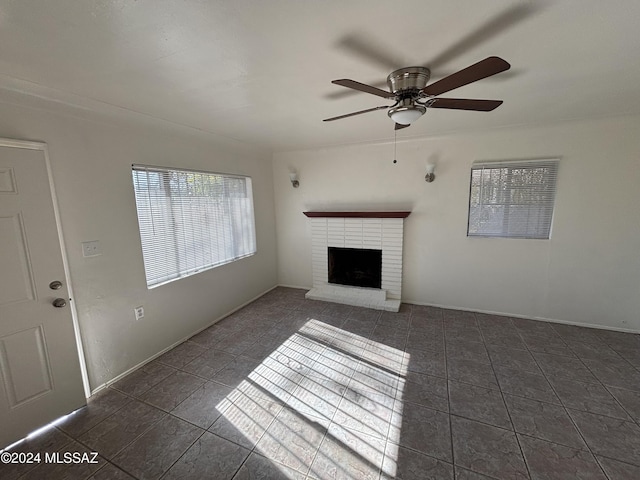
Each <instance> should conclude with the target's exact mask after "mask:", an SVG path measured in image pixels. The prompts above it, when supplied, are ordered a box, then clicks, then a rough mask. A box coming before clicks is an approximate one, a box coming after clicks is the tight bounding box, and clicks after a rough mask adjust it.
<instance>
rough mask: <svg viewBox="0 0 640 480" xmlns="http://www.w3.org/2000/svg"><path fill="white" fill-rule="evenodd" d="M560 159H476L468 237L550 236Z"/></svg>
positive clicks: (472, 173)
mask: <svg viewBox="0 0 640 480" xmlns="http://www.w3.org/2000/svg"><path fill="white" fill-rule="evenodd" d="M557 172H558V159H542V160H523V161H493V162H474V163H473V165H472V167H471V190H470V195H469V223H468V229H467V235H468V236H482V237H512V238H549V235H550V233H551V220H552V218H553V207H554V202H555V193H556V179H557Z"/></svg>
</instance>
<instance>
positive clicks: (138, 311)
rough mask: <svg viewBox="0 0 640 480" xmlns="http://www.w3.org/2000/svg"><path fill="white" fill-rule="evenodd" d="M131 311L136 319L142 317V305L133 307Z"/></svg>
mask: <svg viewBox="0 0 640 480" xmlns="http://www.w3.org/2000/svg"><path fill="white" fill-rule="evenodd" d="M133 313H134V314H135V316H136V320H140V319H141V318H144V307H143V306H139V307H136V308H134V309H133Z"/></svg>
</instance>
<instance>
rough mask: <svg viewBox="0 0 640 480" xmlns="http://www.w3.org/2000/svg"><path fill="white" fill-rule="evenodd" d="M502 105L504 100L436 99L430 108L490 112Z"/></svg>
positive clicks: (430, 104) (430, 103)
mask: <svg viewBox="0 0 640 480" xmlns="http://www.w3.org/2000/svg"><path fill="white" fill-rule="evenodd" d="M500 105H502V100H472V99H467V98H440V97H438V98H434V99H433V101H432V102H429V107H430V108H450V109H453V110H475V111H477V112H490V111H491V110H495V109H496V108H498V107H499V106H500Z"/></svg>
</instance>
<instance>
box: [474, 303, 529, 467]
mask: <svg viewBox="0 0 640 480" xmlns="http://www.w3.org/2000/svg"><path fill="white" fill-rule="evenodd" d="M474 318H475V320H476V322H477V321H478V319H477V317H476V315H475V314H474ZM514 328H515V327H514ZM478 330H479V331H480V336H481V337H482V344H483V345H484V347H485V349H487V348H486V347H487V343H486V341H485V337H484V336H485V334H484V332H483V330H482V328H481V327H480V324H479V323H478ZM487 355H488V357H489V364H490V365H491V371H492V372H493V376H494V377H495V379H496V383H497V384H498V391H499V392H500V398H501V399H502V405H503V406H504V409H505V410H506V412H507V416H508V417H509V422H510V423H511V429H512V431H513V436H514V437H515V439H516V444H517V445H518V449H519V450H520V455H521V456H522V461H523V463H524V466H525V468H526V469H527V475H528V476H529V478H532V476H531V468H530V467H529V462H528V461H527V457H526V456H525V454H524V450H523V449H522V444H521V443H520V438H518V432H517V431H516V426H515V424H514V423H513V418H512V416H511V412H510V411H509V407H507V402H506V401H505V399H504V395H505V392H503V391H502V386H501V385H500V380H499V379H498V375H497V374H496V369H495V366H494V365H493V360H492V359H491V355H490V354H489V350H488V349H487Z"/></svg>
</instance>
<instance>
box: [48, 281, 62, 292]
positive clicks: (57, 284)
mask: <svg viewBox="0 0 640 480" xmlns="http://www.w3.org/2000/svg"><path fill="white" fill-rule="evenodd" d="M61 287H62V282H60V281H58V280H54V281H53V282H51V283H50V284H49V288H50V289H51V290H60V288H61Z"/></svg>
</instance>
